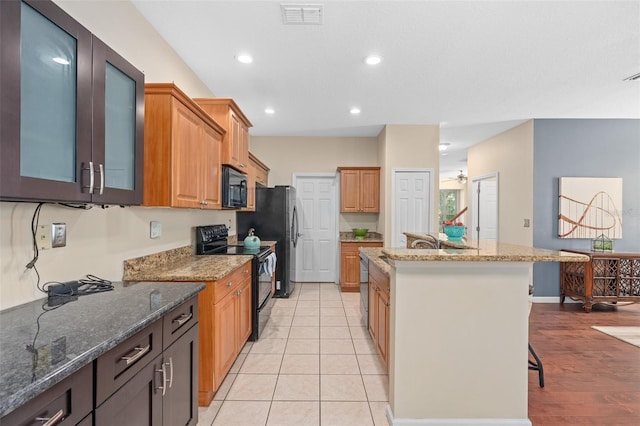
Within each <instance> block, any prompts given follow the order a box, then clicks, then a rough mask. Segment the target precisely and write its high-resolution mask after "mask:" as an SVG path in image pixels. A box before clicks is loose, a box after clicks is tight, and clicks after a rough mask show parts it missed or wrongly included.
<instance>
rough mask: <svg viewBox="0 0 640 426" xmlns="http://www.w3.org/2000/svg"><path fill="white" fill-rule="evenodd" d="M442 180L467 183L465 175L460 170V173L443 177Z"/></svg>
mask: <svg viewBox="0 0 640 426" xmlns="http://www.w3.org/2000/svg"><path fill="white" fill-rule="evenodd" d="M444 180H445V181H449V182H451V181H455V182H458V183H459V184H461V185H462V184H465V183H467V176H466V175H465V174H464V173H463V172H462V170H460V174H458V175H457V176H456V177H450V178H445V179H444Z"/></svg>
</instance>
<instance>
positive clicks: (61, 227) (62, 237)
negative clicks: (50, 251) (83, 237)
mask: <svg viewBox="0 0 640 426" xmlns="http://www.w3.org/2000/svg"><path fill="white" fill-rule="evenodd" d="M66 245H67V224H66V223H52V224H51V247H54V248H55V247H65V246H66Z"/></svg>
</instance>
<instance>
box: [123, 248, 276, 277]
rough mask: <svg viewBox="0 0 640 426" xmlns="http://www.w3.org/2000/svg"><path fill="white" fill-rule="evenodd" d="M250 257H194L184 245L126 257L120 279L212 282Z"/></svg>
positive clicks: (191, 249) (190, 249)
mask: <svg viewBox="0 0 640 426" xmlns="http://www.w3.org/2000/svg"><path fill="white" fill-rule="evenodd" d="M264 243H265V244H266V243H268V242H267V241H265V242H264ZM251 259H253V256H251V255H246V256H245V255H237V256H206V255H205V256H196V255H194V254H193V248H191V247H190V246H187V247H181V248H177V249H173V250H167V251H164V252H161V253H156V254H151V255H148V256H142V257H138V258H135V259H129V260H126V261H125V262H124V274H123V276H122V280H123V281H216V280H219V279H221V278H222V277H224V276H226V275H229V274H230V273H231V272H233V271H235V270H236V269H238V268H239V267H241V266H242V265H244V264H245V263H246V262H248V261H250V260H251Z"/></svg>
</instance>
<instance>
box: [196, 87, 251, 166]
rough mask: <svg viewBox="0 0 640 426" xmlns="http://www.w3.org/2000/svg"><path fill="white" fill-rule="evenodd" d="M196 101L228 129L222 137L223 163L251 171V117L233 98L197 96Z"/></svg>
mask: <svg viewBox="0 0 640 426" xmlns="http://www.w3.org/2000/svg"><path fill="white" fill-rule="evenodd" d="M194 101H195V102H196V103H197V104H198V105H200V106H201V107H202V109H204V110H205V111H206V112H207V113H208V114H209V115H211V117H213V119H214V120H215V121H216V122H218V123H220V125H221V126H222V127H223V128H224V129H225V130H226V133H225V135H224V136H223V138H222V164H226V165H229V166H231V167H233V168H235V169H237V170H239V171H240V172H242V173H249V127H252V124H251V122H250V121H249V119H248V118H247V117H246V116H245V115H244V114H243V113H242V111H241V110H240V107H238V105H237V104H236V103H235V102H234V100H233V99H231V98H196V99H194Z"/></svg>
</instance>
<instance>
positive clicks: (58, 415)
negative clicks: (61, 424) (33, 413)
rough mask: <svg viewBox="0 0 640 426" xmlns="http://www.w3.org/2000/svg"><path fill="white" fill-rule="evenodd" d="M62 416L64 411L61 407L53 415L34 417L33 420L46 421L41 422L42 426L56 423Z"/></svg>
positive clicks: (50, 425) (51, 425)
mask: <svg viewBox="0 0 640 426" xmlns="http://www.w3.org/2000/svg"><path fill="white" fill-rule="evenodd" d="M63 416H64V411H63V410H62V408H61V409H60V410H59V411H58V412H57V413H55V414H54V415H53V417H36V419H35V420H36V421H37V422H46V423H43V425H42V426H53V425H55V424H56V423H58V421H60V420H61V419H62V417H63Z"/></svg>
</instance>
